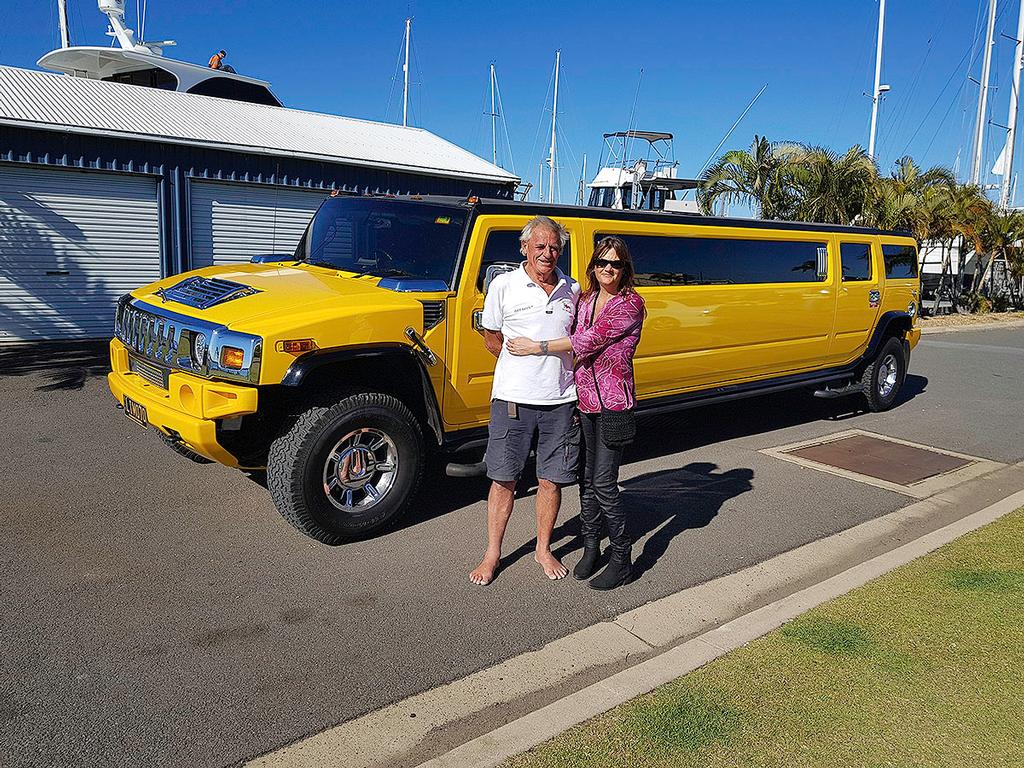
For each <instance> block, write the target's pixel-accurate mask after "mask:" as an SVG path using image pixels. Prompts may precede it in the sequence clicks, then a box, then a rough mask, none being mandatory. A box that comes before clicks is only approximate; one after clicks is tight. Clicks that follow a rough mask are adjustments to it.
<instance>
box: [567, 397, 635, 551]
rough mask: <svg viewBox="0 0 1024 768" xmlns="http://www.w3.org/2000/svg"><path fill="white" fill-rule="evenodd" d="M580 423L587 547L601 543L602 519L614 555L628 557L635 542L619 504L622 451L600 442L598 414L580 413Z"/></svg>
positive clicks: (583, 525) (583, 516) (583, 523)
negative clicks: (627, 530)
mask: <svg viewBox="0 0 1024 768" xmlns="http://www.w3.org/2000/svg"><path fill="white" fill-rule="evenodd" d="M580 421H581V422H582V424H583V442H584V444H585V446H586V457H585V464H584V466H583V476H582V478H581V480H580V520H581V521H582V526H581V527H582V531H583V541H584V544H585V545H590V546H596V545H597V544H598V543H599V542H600V540H601V518H602V516H603V517H604V522H605V525H607V526H608V540H609V542H610V545H611V547H610V549H611V551H612V552H613V553H614V554H617V555H620V556H622V557H629V554H630V548H631V546H632V542H631V541H630V538H629V534H628V533H627V532H626V515H625V513H624V512H623V511H622V503H621V501H620V500H619V464H620V463H621V462H622V449H621V448H609V447H608V446H607V445H605V444H604V442H603V441H602V440H601V428H600V419H598V414H596V413H581V414H580Z"/></svg>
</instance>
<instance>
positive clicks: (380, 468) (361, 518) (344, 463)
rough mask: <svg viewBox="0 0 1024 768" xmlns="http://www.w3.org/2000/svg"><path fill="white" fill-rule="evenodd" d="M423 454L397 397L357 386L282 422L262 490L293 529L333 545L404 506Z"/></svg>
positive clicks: (395, 514) (416, 480) (417, 431)
mask: <svg viewBox="0 0 1024 768" xmlns="http://www.w3.org/2000/svg"><path fill="white" fill-rule="evenodd" d="M424 453H425V450H424V444H423V434H422V431H421V430H420V426H419V422H418V421H417V420H416V417H415V416H414V415H413V414H412V412H411V411H410V410H409V409H408V408H407V407H406V406H405V404H404V403H402V402H401V401H400V400H398V399H396V398H394V397H392V396H390V395H385V394H381V393H377V392H360V393H357V394H352V395H348V396H345V397H343V398H342V399H341V400H339V401H337V402H335V403H323V404H320V405H316V406H313V407H311V408H309V409H308V410H306V411H305V412H303V413H301V414H299V415H298V416H296V417H295V418H294V419H293V420H292V421H290V422H289V423H288V424H286V425H285V427H284V429H283V430H282V431H281V434H280V435H279V436H278V437H277V439H276V440H274V442H273V443H272V444H271V446H270V455H269V456H268V459H267V488H268V489H269V490H270V495H271V498H272V499H273V500H274V504H275V506H276V507H277V509H278V511H279V512H280V513H281V515H282V516H283V517H284V519H285V520H287V521H288V522H289V523H291V524H292V525H293V526H295V527H296V528H297V529H298V530H300V531H302V532H303V533H304V534H306V535H307V536H310V537H312V538H314V539H316V540H317V541H321V542H323V543H324V544H340V543H342V542H344V541H349V540H352V539H355V538H359V537H361V536H365V535H367V534H369V533H372V532H373V531H376V530H379V529H380V528H382V527H383V526H384V525H386V524H387V523H389V522H391V521H392V520H394V519H396V518H397V517H398V516H399V515H401V514H402V512H403V511H405V509H406V507H407V506H408V504H409V502H410V501H411V499H412V497H413V495H414V494H415V492H416V489H417V487H418V486H419V483H420V479H421V477H422V475H423V465H424Z"/></svg>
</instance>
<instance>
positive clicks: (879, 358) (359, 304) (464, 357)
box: [108, 197, 920, 543]
mask: <svg viewBox="0 0 1024 768" xmlns="http://www.w3.org/2000/svg"><path fill="white" fill-rule="evenodd" d="M540 213H543V214H545V215H549V216H552V217H553V218H555V219H556V220H558V221H559V222H561V223H562V224H563V225H565V227H566V228H567V229H568V231H569V233H570V242H569V246H568V247H567V248H566V249H565V252H564V253H563V254H562V260H561V262H560V267H561V268H562V270H563V271H565V272H567V273H569V274H571V275H573V276H574V277H576V278H577V279H579V278H580V277H581V276H582V274H583V272H584V271H585V268H586V264H587V262H588V261H589V258H590V255H591V252H592V250H593V246H594V243H595V241H596V240H598V239H600V238H601V237H603V236H605V235H611V234H614V235H618V236H620V237H622V238H623V239H624V240H625V241H626V242H627V243H628V244H629V246H630V250H631V252H632V254H633V258H634V261H635V265H636V271H637V276H636V277H637V285H638V290H639V291H640V292H641V293H642V295H643V296H644V299H645V301H646V303H647V310H648V317H647V320H646V322H645V324H644V329H643V336H642V341H641V343H640V347H639V349H638V351H637V356H636V361H635V365H636V381H637V391H638V395H639V406H638V407H639V409H640V410H641V411H644V410H662V409H673V408H682V407H691V406H694V405H698V404H701V403H707V402H718V401H722V400H726V399H733V398H738V397H746V396H750V395H757V394H761V393H766V392H772V391H779V390H782V389H791V388H797V387H806V388H808V389H811V390H815V391H816V392H817V394H819V395H822V396H840V395H857V396H860V397H862V398H863V400H864V402H865V404H866V405H867V407H868V408H870V409H871V410H885V409H887V408H890V407H892V405H893V404H894V403H895V401H896V398H897V394H898V392H899V389H900V386H901V385H902V383H903V380H904V378H905V375H906V371H907V364H908V362H909V358H910V350H911V349H912V348H913V347H914V345H916V343H917V341H918V339H919V338H920V330H919V329H918V328H917V325H916V323H917V315H918V312H917V309H918V300H919V279H918V274H917V246H916V243H915V241H914V240H913V239H912V238H911V237H910V236H909V235H905V234H900V233H892V232H883V231H877V230H869V229H862V228H854V227H834V226H825V225H815V224H794V223H788V222H770V221H758V220H745V219H715V218H708V217H701V216H693V215H685V214H670V213H661V212H633V211H610V210H607V209H600V208H586V207H575V206H562V207H559V206H549V205H541V204H531V203H521V202H511V201H498V200H477V199H476V198H469V199H468V200H464V199H456V198H445V197H424V198H373V197H332V198H330V199H328V200H327V201H325V202H324V204H323V205H322V206H321V207H320V209H319V211H318V212H317V213H316V215H315V216H314V218H313V220H312V221H311V223H310V225H309V227H308V229H307V231H306V234H305V235H304V236H303V239H302V240H301V242H300V243H299V246H298V248H297V251H296V253H295V254H293V255H288V256H287V257H276V258H277V259H278V260H274V261H268V260H262V261H261V263H253V264H246V265H243V266H241V267H239V266H223V267H209V268H206V269H202V270H198V271H196V272H192V273H188V274H186V275H176V276H174V277H170V278H167V279H165V280H162V281H160V282H157V283H153V284H152V285H148V286H145V287H142V288H139V289H137V290H135V291H133V292H132V293H131V294H129V295H127V296H125V297H123V298H122V300H121V302H120V304H119V306H118V312H117V319H116V325H115V328H116V330H115V333H116V337H115V338H114V339H113V340H112V341H111V345H110V348H111V367H112V372H111V373H110V375H109V377H108V379H109V384H110V388H111V391H112V392H113V394H114V397H115V398H116V399H117V401H118V404H119V405H120V406H122V407H123V408H124V410H125V412H126V413H127V414H128V415H129V416H131V417H133V418H135V419H136V420H138V421H140V422H141V423H143V424H145V425H149V426H152V427H154V428H155V429H156V430H157V432H158V433H159V434H160V435H161V436H162V437H163V439H164V440H165V441H166V442H167V443H168V444H169V445H170V446H171V447H173V448H174V449H175V450H177V451H178V452H179V453H182V454H184V455H186V456H188V457H189V458H192V459H194V460H196V461H200V462H204V461H219V462H221V463H223V464H227V465H228V466H234V467H239V468H243V469H261V468H266V470H267V483H268V488H269V489H270V492H271V494H272V496H273V498H274V501H275V504H276V505H277V507H278V509H279V510H280V511H281V513H282V514H283V515H284V516H285V518H286V519H288V520H289V521H290V522H291V523H292V524H293V525H295V526H296V527H297V528H299V529H300V530H302V531H303V532H305V533H306V534H308V535H310V536H313V537H314V538H317V539H319V540H321V541H323V542H326V543H337V542H340V541H344V540H346V539H350V538H353V537H357V536H360V535H365V534H367V533H369V532H371V531H373V530H376V529H379V528H380V527H381V526H383V525H385V524H386V523H388V522H389V521H390V520H392V519H393V518H395V517H396V516H397V515H398V514H400V513H401V512H402V510H403V509H404V508H405V507H406V506H407V505H408V504H409V502H410V500H411V498H412V495H413V493H414V492H415V489H416V486H417V485H418V483H419V480H420V478H421V475H422V473H423V471H424V467H425V466H426V464H427V462H426V458H427V453H428V451H440V452H442V453H444V454H446V455H447V456H448V457H449V458H450V459H453V460H454V461H456V462H457V460H458V459H459V457H468V456H471V450H470V449H479V448H480V447H481V446H482V444H483V438H484V437H485V435H486V424H487V418H488V412H489V400H490V389H491V378H492V374H493V370H494V358H493V357H492V356H491V355H490V354H489V353H488V352H487V351H486V349H485V348H484V345H483V339H482V331H481V329H480V325H479V322H480V315H481V311H482V309H483V300H484V291H485V288H486V285H487V281H488V276H489V275H493V274H495V273H496V272H499V271H501V270H502V269H503V268H509V267H511V266H515V265H517V264H518V263H519V261H520V256H519V243H518V237H519V231H520V229H521V228H522V226H523V225H524V224H525V223H526V222H527V221H529V219H530V218H532V217H533V216H535V215H537V214H540ZM464 460H465V459H464ZM449 466H450V467H451V468H452V471H453V473H456V472H458V470H459V468H460V467H464V466H465V465H464V464H461V465H460V464H457V463H453V464H452V465H449Z"/></svg>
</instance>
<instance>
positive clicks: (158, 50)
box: [96, 0, 176, 56]
mask: <svg viewBox="0 0 1024 768" xmlns="http://www.w3.org/2000/svg"><path fill="white" fill-rule="evenodd" d="M96 6H97V7H98V8H99V9H100V13H102V14H104V15H105V16H106V17H107V21H109V22H110V29H109V30H107V34H108V35H110V37H113V38H115V39H116V40H117V42H118V44H119V45H120V46H121V48H122V49H124V50H126V51H138V52H139V53H152V54H154V55H157V56H160V55H161V54H162V53H163V49H164V48H166V47H168V46H171V45H176V43H175V42H174V41H173V40H160V41H159V42H153V43H147V42H145V41H144V40H141V39H139V38H137V37H135V30H134V29H128V27H126V26H125V25H124V0H96Z"/></svg>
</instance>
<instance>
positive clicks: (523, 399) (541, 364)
mask: <svg viewBox="0 0 1024 768" xmlns="http://www.w3.org/2000/svg"><path fill="white" fill-rule="evenodd" d="M568 241H569V233H568V232H566V230H565V227H563V226H562V225H561V224H559V223H557V222H555V221H553V220H552V219H549V218H548V217H547V216H537V217H536V218H534V219H532V220H531V221H530V222H528V223H527V225H526V226H525V227H523V230H522V232H521V233H520V235H519V250H520V253H522V255H523V256H524V257H525V258H526V261H524V262H523V263H522V264H521V265H520V267H519V269H517V270H515V271H513V272H506V273H505V274H502V275H499V276H498V277H496V278H495V279H494V280H493V281H492V282H491V284H490V286H489V287H488V290H487V297H486V299H485V300H484V312H483V320H482V324H483V327H484V345H485V346H486V347H487V349H488V351H489V352H490V353H491V354H492V355H494V356H495V357H497V358H498V362H497V365H496V366H495V369H494V383H493V384H492V387H491V421H490V425H489V427H488V440H487V456H486V461H487V476H488V477H489V478H491V489H490V492H489V493H488V496H487V552H486V554H485V555H484V559H483V560H482V561H481V563H480V565H479V566H477V568H476V570H474V571H473V572H472V573H470V575H469V579H470V581H472V582H473V583H474V584H478V585H480V586H484V585H486V584H490V583H491V581H492V580H493V579H494V573H495V571H496V570H497V568H498V563H499V561H500V559H501V541H502V539H503V538H504V536H505V527H506V525H507V524H508V519H509V517H510V516H511V514H512V503H513V501H514V500H515V491H516V481H517V480H518V479H519V476H520V474H521V473H522V471H523V468H524V466H525V465H526V460H527V458H528V457H529V453H530V446H531V443H532V441H533V438H534V436H535V435H536V437H537V480H538V487H537V499H536V507H537V548H536V552H535V553H534V559H535V560H536V561H537V562H538V563H539V564H540V566H541V567H542V568H543V569H544V574H545V575H546V576H547V577H548V578H549V579H561V578H564V577H565V575H566V574H567V573H568V571H567V570H566V569H565V567H564V566H563V565H562V563H561V562H559V560H558V558H556V557H555V556H554V555H553V554H552V552H551V532H552V530H553V529H554V527H555V520H556V518H557V517H558V508H559V506H560V505H561V502H562V486H563V485H569V484H572V483H574V482H576V465H577V463H578V461H579V449H580V424H579V417H578V416H577V415H576V386H575V384H574V383H573V374H572V353H571V352H565V353H561V354H541V355H528V356H516V355H512V354H510V353H509V352H508V350H506V349H505V338H515V337H517V336H525V337H527V338H531V339H534V340H536V341H540V342H541V343H542V344H546V341H550V340H551V339H560V338H563V337H565V336H568V335H569V332H570V330H571V329H572V321H573V316H574V314H575V312H576V300H577V299H578V298H579V294H580V287H579V284H578V283H577V282H576V281H575V280H573V279H572V278H571V277H568V276H567V275H565V274H563V273H562V272H561V270H559V269H558V267H557V266H556V264H557V262H558V257H559V255H560V254H561V253H562V249H563V248H564V247H565V244H566V243H567V242H568ZM545 352H546V350H545Z"/></svg>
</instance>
